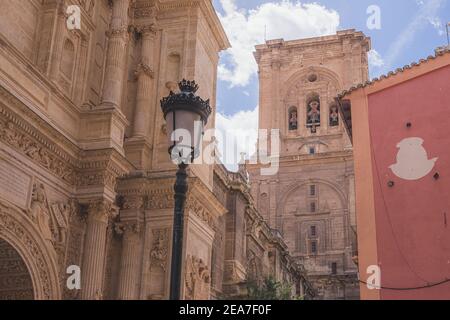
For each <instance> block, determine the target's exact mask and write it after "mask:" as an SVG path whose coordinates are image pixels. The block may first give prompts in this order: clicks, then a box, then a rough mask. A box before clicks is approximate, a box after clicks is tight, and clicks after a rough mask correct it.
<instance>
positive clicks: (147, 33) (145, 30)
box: [133, 23, 156, 39]
mask: <svg viewBox="0 0 450 320" xmlns="http://www.w3.org/2000/svg"><path fill="white" fill-rule="evenodd" d="M133 28H134V31H135V32H136V33H139V34H140V35H142V36H143V37H149V39H152V38H154V36H155V35H156V28H155V24H154V23H150V24H142V25H136V26H133Z"/></svg>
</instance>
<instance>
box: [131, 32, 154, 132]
mask: <svg viewBox="0 0 450 320" xmlns="http://www.w3.org/2000/svg"><path fill="white" fill-rule="evenodd" d="M138 32H140V33H141V35H142V53H141V57H142V58H141V63H140V64H139V65H138V67H137V70H136V77H137V81H138V88H137V98H136V110H135V112H134V127H133V137H145V136H147V135H148V130H149V127H150V116H151V107H152V97H153V90H152V88H153V51H154V40H155V31H154V30H153V28H152V27H151V26H143V27H141V28H138Z"/></svg>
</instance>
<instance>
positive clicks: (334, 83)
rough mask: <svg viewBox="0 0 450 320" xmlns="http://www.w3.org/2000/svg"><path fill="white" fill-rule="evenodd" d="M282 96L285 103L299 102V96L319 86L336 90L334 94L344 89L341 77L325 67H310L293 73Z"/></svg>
mask: <svg viewBox="0 0 450 320" xmlns="http://www.w3.org/2000/svg"><path fill="white" fill-rule="evenodd" d="M285 83H287V84H288V85H286V86H285V87H284V88H282V91H281V96H282V97H283V98H284V101H290V102H291V101H297V98H298V97H299V96H303V95H305V94H307V93H308V92H310V91H312V90H314V89H315V88H317V87H319V86H322V87H323V86H324V84H326V87H327V88H334V91H336V92H332V94H333V95H334V94H335V93H338V92H339V91H341V90H342V89H343V85H342V82H341V80H340V77H339V76H338V75H337V73H335V72H334V71H332V70H330V69H328V68H324V67H317V66H315V67H309V68H304V69H302V70H300V71H297V72H295V73H293V74H292V75H291V76H290V77H288V80H287V81H286V82H285Z"/></svg>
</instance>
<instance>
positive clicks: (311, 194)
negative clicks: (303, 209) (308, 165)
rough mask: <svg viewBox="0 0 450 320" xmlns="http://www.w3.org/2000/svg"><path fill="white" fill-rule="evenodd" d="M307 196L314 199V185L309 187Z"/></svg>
mask: <svg viewBox="0 0 450 320" xmlns="http://www.w3.org/2000/svg"><path fill="white" fill-rule="evenodd" d="M309 195H310V196H311V197H314V196H315V195H316V186H315V185H314V184H313V185H310V186H309Z"/></svg>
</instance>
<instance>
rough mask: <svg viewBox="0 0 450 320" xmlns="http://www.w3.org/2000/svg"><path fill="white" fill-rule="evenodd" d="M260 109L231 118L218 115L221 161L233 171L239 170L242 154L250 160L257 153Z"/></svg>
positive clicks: (217, 133) (217, 128)
mask: <svg viewBox="0 0 450 320" xmlns="http://www.w3.org/2000/svg"><path fill="white" fill-rule="evenodd" d="M258 117H259V108H258V107H256V108H255V109H254V110H251V111H239V112H237V113H235V114H233V115H231V116H228V115H224V114H221V113H219V112H218V113H217V114H216V137H217V140H218V150H219V153H220V155H221V157H220V159H221V161H222V163H224V164H225V166H226V167H227V168H228V169H229V170H232V171H236V170H237V169H238V163H239V161H240V160H241V153H245V154H246V155H247V156H246V157H247V158H248V156H249V155H253V154H254V153H255V151H256V142H257V138H258Z"/></svg>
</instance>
